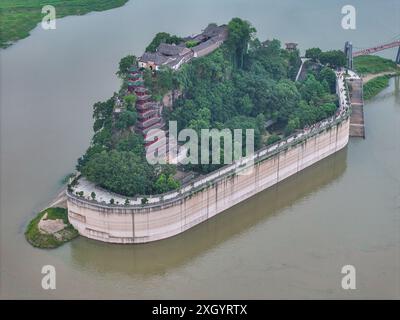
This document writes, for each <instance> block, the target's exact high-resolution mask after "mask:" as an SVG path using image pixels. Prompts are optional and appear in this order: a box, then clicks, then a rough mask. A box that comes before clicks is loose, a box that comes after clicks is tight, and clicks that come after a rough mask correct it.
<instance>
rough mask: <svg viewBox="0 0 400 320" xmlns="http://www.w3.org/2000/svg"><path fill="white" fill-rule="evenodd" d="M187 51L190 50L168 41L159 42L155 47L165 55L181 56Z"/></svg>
mask: <svg viewBox="0 0 400 320" xmlns="http://www.w3.org/2000/svg"><path fill="white" fill-rule="evenodd" d="M188 51H190V50H189V49H188V48H186V47H183V46H177V45H173V44H168V43H161V44H160V45H159V46H158V48H157V52H159V53H161V54H163V55H166V56H181V55H184V54H185V53H187V52H188Z"/></svg>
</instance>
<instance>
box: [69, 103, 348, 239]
mask: <svg viewBox="0 0 400 320" xmlns="http://www.w3.org/2000/svg"><path fill="white" fill-rule="evenodd" d="M343 99H345V98H343ZM345 102H346V105H347V101H345ZM349 114H350V109H346V110H344V111H343V112H342V113H341V114H340V116H338V117H336V118H332V119H331V120H326V121H325V124H324V123H322V124H321V125H318V126H317V127H315V128H314V129H313V130H311V131H310V132H309V133H302V134H301V135H298V136H297V137H291V138H289V139H288V140H286V141H285V143H283V144H281V145H279V144H277V145H276V146H273V147H269V148H264V149H262V150H260V151H258V152H257V153H256V154H255V155H254V158H255V164H254V167H253V170H252V171H251V173H250V174H248V175H240V174H235V171H234V170H231V169H230V168H229V167H232V165H231V166H227V167H224V168H221V169H220V170H218V172H216V173H212V174H211V175H209V176H208V177H206V178H203V179H202V180H198V181H195V182H192V183H191V184H189V185H188V186H183V187H182V188H181V189H180V190H178V191H177V192H174V193H170V194H168V195H167V196H164V197H158V198H153V199H152V201H151V203H150V201H149V203H147V204H145V205H140V204H135V205H130V206H123V205H119V206H118V205H107V204H101V203H98V202H96V201H91V200H88V199H85V198H82V197H79V196H77V195H74V194H73V193H72V192H68V193H67V196H68V215H69V219H70V222H71V223H72V224H73V225H74V227H75V228H77V229H78V231H79V233H80V234H81V235H83V236H85V237H88V238H92V239H96V240H100V241H105V242H113V243H144V242H150V241H155V240H159V239H164V238H167V237H171V236H174V235H176V234H179V233H181V232H183V231H185V230H187V229H189V228H191V227H193V226H195V225H197V224H199V223H201V222H203V221H205V220H207V219H209V218H211V217H213V216H215V215H216V214H218V213H220V212H222V211H224V210H226V209H228V208H230V207H232V206H234V205H235V204H238V203H239V202H241V201H243V200H245V199H248V198H250V197H251V196H253V195H255V194H256V193H258V192H260V191H262V190H265V189H267V188H268V187H270V186H272V185H274V184H276V183H278V182H279V181H282V180H284V179H286V178H287V177H289V176H291V175H293V174H296V173H297V172H299V171H301V170H303V169H304V168H306V167H308V166H311V165H312V164H313V163H315V162H317V161H319V160H321V159H323V158H326V157H327V156H329V155H331V154H333V153H335V152H336V151H338V150H340V149H342V148H344V147H345V146H346V145H347V143H348V139H349ZM233 168H234V166H233ZM299 187H301V186H299ZM266 205H267V204H266ZM243 214H251V213H243Z"/></svg>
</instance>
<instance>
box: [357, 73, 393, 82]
mask: <svg viewBox="0 0 400 320" xmlns="http://www.w3.org/2000/svg"><path fill="white" fill-rule="evenodd" d="M393 73H395V72H393V71H384V72H379V73H368V74H366V75H365V76H362V77H361V79H362V80H363V83H366V82H368V81H370V80H372V79H375V78H377V77H380V76H384V75H387V74H393Z"/></svg>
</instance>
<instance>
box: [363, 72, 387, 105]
mask: <svg viewBox="0 0 400 320" xmlns="http://www.w3.org/2000/svg"><path fill="white" fill-rule="evenodd" d="M390 78H391V76H390V75H384V76H380V77H376V78H374V79H372V80H370V81H368V82H367V83H365V84H364V88H363V97H364V100H368V99H371V98H373V97H375V96H376V95H377V94H378V93H379V92H381V91H382V90H383V89H385V88H387V87H388V86H389V79H390Z"/></svg>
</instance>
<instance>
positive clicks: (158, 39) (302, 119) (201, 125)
mask: <svg viewBox="0 0 400 320" xmlns="http://www.w3.org/2000/svg"><path fill="white" fill-rule="evenodd" d="M211 25H214V24H211ZM225 27H226V29H227V31H228V36H227V38H226V40H225V41H224V43H223V44H222V45H221V46H220V47H218V48H217V49H216V50H214V51H213V52H211V53H210V54H208V55H205V56H202V57H199V58H194V59H192V60H191V61H190V62H189V63H185V64H183V65H182V66H181V67H180V68H179V69H178V70H173V69H172V68H170V67H168V66H160V67H159V68H158V70H152V69H150V68H142V69H141V70H140V72H141V74H142V79H141V80H140V81H143V82H144V86H145V87H146V89H147V90H148V92H149V94H150V95H151V97H152V99H153V101H155V102H159V103H162V100H163V97H165V95H166V94H167V93H169V92H179V93H180V94H179V97H177V98H176V99H174V101H173V104H172V105H171V106H169V107H164V108H163V112H162V118H163V119H164V120H165V122H167V121H168V120H176V121H177V123H178V129H181V128H192V129H195V130H196V131H199V130H201V129H206V128H217V129H224V128H227V129H230V130H233V129H250V128H251V129H254V132H255V148H256V149H259V148H261V147H262V146H265V145H268V144H272V143H276V142H277V141H279V140H280V139H282V137H285V136H288V135H290V134H292V133H293V132H295V131H296V130H299V129H302V128H304V127H305V126H310V125H312V124H313V123H315V122H317V121H320V120H322V119H325V118H327V117H329V116H331V115H333V114H334V113H335V111H336V109H337V106H338V101H337V96H336V92H335V90H336V87H335V85H336V84H335V83H336V76H335V73H334V71H333V70H332V67H341V66H343V65H344V63H345V59H344V55H343V53H340V54H339V53H338V52H336V51H332V52H326V53H323V54H324V55H326V58H323V59H322V61H323V62H322V61H321V63H323V67H321V68H319V69H318V68H315V69H313V70H312V72H309V73H308V74H307V76H306V78H305V79H304V80H302V81H298V82H295V81H294V80H295V76H296V73H297V71H298V69H299V66H300V64H301V60H300V54H299V51H298V50H286V49H283V48H282V46H281V43H280V41H279V40H276V39H273V40H267V41H263V42H262V41H260V40H259V39H258V38H257V37H256V36H255V32H256V30H255V28H254V27H253V26H252V25H251V24H250V23H249V22H247V21H244V20H241V19H239V18H234V19H232V20H231V21H230V22H229V24H228V25H227V26H225ZM194 41H195V40H188V39H184V38H181V37H178V36H175V35H169V34H168V33H159V34H157V35H156V36H155V38H154V39H153V40H152V41H151V43H150V45H149V46H148V47H147V49H146V50H148V51H150V52H153V51H156V49H157V47H158V46H160V45H162V44H163V43H169V44H175V45H176V46H179V45H180V43H182V42H183V43H184V44H185V46H186V47H187V46H188V42H189V47H193V42H194ZM138 60H140V59H138V58H136V57H135V56H132V55H130V56H127V57H124V58H123V59H122V60H121V62H120V65H119V70H118V72H117V74H118V76H119V77H120V78H121V81H122V86H121V89H120V90H119V92H116V93H115V94H114V96H113V97H111V98H110V99H108V100H107V101H104V102H98V103H96V104H95V105H94V113H93V118H94V125H93V129H94V132H95V133H94V136H93V139H92V143H91V145H90V147H89V148H88V150H87V151H86V153H85V154H84V155H83V156H82V157H81V158H80V159H79V160H78V165H77V169H78V171H79V172H80V174H81V175H82V176H83V177H85V178H86V179H88V180H89V181H91V182H93V183H94V184H96V185H98V186H99V187H101V188H104V189H106V190H109V191H111V192H114V193H117V194H120V195H124V196H127V197H132V196H135V195H140V194H160V193H163V192H166V191H170V190H173V189H176V188H178V187H179V186H180V185H181V181H179V179H177V178H176V176H178V175H177V169H178V170H180V168H179V167H178V168H176V166H173V165H157V166H153V165H150V164H148V163H147V161H146V159H145V143H144V139H143V135H142V134H140V133H139V132H138V130H136V129H137V122H138V119H139V116H140V113H139V112H138V109H137V108H135V104H136V105H137V102H138V101H137V99H138V97H137V96H136V95H135V94H134V93H132V92H131V91H130V90H129V83H130V82H131V81H132V79H131V71H132V70H135V72H136V70H137V69H138V64H137V61H138ZM132 68H133V69H132ZM116 101H117V102H116ZM116 109H117V111H118V112H116ZM266 124H269V125H266ZM210 147H211V146H210ZM221 163H223V161H221ZM220 166H221V165H213V164H209V165H201V164H198V165H188V166H186V167H185V168H183V169H182V170H184V171H186V172H187V171H191V172H193V174H194V175H195V176H198V175H201V174H206V173H209V172H211V171H213V170H215V169H217V168H219V167H220Z"/></svg>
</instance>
